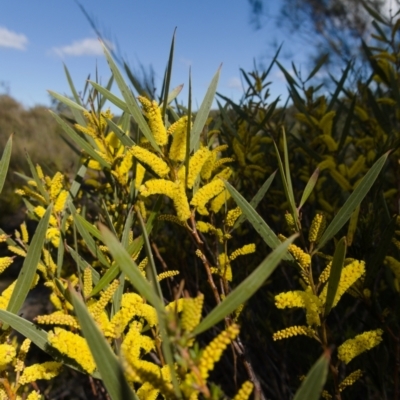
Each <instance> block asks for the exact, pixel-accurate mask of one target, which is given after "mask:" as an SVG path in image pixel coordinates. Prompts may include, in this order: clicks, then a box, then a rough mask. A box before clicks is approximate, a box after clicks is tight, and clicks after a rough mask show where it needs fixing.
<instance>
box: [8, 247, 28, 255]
mask: <svg viewBox="0 0 400 400" xmlns="http://www.w3.org/2000/svg"><path fill="white" fill-rule="evenodd" d="M7 249H8V250H9V251H11V252H12V253H14V254H16V255H17V256H21V257H26V251H25V250H24V249H21V247H17V246H7ZM4 258H7V257H4ZM8 258H10V257H8Z"/></svg>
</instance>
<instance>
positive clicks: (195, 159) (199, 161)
mask: <svg viewBox="0 0 400 400" xmlns="http://www.w3.org/2000/svg"><path fill="white" fill-rule="evenodd" d="M210 153H211V152H210V150H209V148H208V147H207V146H204V147H201V148H200V149H199V150H197V151H196V153H194V154H193V156H192V157H191V158H190V160H189V173H188V178H187V187H188V188H189V189H191V188H192V187H193V185H194V182H195V181H196V178H197V177H198V176H199V174H200V171H201V169H202V168H203V165H204V163H205V162H206V161H207V159H208V157H209V156H210Z"/></svg>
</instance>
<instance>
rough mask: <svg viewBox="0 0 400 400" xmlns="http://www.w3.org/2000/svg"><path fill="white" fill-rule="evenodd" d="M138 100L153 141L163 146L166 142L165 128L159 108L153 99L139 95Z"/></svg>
mask: <svg viewBox="0 0 400 400" xmlns="http://www.w3.org/2000/svg"><path fill="white" fill-rule="evenodd" d="M138 100H139V101H140V103H141V104H142V107H143V111H144V114H145V116H146V117H147V120H148V124H149V127H150V130H151V132H152V133H153V137H154V140H155V142H156V143H157V144H158V145H159V146H164V145H166V144H167V142H168V136H167V130H166V129H165V126H164V122H163V120H162V116H161V110H160V108H159V107H158V105H157V103H156V102H155V101H150V100H149V99H147V98H146V97H143V96H139V97H138Z"/></svg>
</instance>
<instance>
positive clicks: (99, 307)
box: [88, 279, 119, 320]
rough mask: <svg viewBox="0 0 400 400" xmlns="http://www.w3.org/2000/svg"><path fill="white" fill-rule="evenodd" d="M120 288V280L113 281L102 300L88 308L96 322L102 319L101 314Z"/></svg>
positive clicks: (103, 293)
mask: <svg viewBox="0 0 400 400" xmlns="http://www.w3.org/2000/svg"><path fill="white" fill-rule="evenodd" d="M118 286H119V281H118V279H115V280H113V281H112V282H111V284H110V285H109V286H108V288H107V289H106V290H104V291H103V292H102V293H101V296H100V299H99V300H98V301H96V302H95V303H93V304H91V305H90V306H89V307H88V309H89V312H90V313H91V314H92V316H93V318H94V319H95V320H97V318H99V317H100V314H101V312H102V311H103V310H104V308H105V307H106V305H107V304H108V302H109V301H110V300H111V299H112V297H113V295H114V293H115V291H116V290H117V288H118Z"/></svg>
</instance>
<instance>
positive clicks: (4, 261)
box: [0, 257, 14, 274]
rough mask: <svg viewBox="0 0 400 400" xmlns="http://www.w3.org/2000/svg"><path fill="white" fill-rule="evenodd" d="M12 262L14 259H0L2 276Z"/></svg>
mask: <svg viewBox="0 0 400 400" xmlns="http://www.w3.org/2000/svg"><path fill="white" fill-rule="evenodd" d="M13 261H14V257H0V274H2V273H3V272H4V271H5V270H6V269H7V268H8V267H9V266H10V265H11V264H12V263H13Z"/></svg>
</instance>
